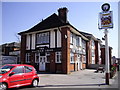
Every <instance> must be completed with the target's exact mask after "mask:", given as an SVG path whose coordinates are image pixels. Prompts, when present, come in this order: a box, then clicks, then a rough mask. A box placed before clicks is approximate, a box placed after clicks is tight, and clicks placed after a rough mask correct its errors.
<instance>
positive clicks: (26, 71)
mask: <svg viewBox="0 0 120 90" xmlns="http://www.w3.org/2000/svg"><path fill="white" fill-rule="evenodd" d="M24 68H25V73H28V72H32V67H27V66H25V67H24Z"/></svg>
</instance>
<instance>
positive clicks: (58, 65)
mask: <svg viewBox="0 0 120 90" xmlns="http://www.w3.org/2000/svg"><path fill="white" fill-rule="evenodd" d="M56 73H62V64H61V63H56Z"/></svg>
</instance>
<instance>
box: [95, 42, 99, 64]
mask: <svg viewBox="0 0 120 90" xmlns="http://www.w3.org/2000/svg"><path fill="white" fill-rule="evenodd" d="M98 53H99V52H98V41H95V64H98V62H99V55H98Z"/></svg>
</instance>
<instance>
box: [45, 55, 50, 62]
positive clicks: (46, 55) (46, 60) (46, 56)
mask: <svg viewBox="0 0 120 90" xmlns="http://www.w3.org/2000/svg"><path fill="white" fill-rule="evenodd" d="M48 56H49V57H50V53H46V63H50V61H48Z"/></svg>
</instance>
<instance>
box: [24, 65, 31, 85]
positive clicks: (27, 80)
mask: <svg viewBox="0 0 120 90" xmlns="http://www.w3.org/2000/svg"><path fill="white" fill-rule="evenodd" d="M32 71H33V68H32V67H29V66H24V72H25V73H24V80H25V84H31V82H32V79H33V72H32Z"/></svg>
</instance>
